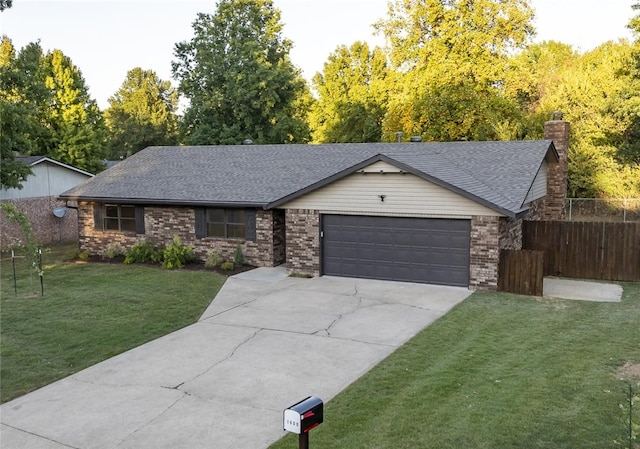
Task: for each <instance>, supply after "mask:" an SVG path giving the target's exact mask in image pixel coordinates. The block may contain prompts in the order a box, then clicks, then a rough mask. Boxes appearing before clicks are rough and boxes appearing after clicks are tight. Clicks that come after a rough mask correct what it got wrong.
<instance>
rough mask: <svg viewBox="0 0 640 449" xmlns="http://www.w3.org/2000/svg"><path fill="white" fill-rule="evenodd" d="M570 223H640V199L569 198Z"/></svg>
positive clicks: (568, 212) (567, 213)
mask: <svg viewBox="0 0 640 449" xmlns="http://www.w3.org/2000/svg"><path fill="white" fill-rule="evenodd" d="M565 206H566V208H565V212H566V219H567V220H568V221H612V222H622V223H626V222H640V198H621V199H604V198H567V200H566V204H565Z"/></svg>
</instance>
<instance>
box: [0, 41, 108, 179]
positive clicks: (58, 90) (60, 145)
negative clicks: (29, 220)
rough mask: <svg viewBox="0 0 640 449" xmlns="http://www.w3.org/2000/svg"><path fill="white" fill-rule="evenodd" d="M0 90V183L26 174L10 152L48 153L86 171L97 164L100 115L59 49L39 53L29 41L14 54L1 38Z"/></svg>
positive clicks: (100, 151) (99, 164)
mask: <svg viewBox="0 0 640 449" xmlns="http://www.w3.org/2000/svg"><path fill="white" fill-rule="evenodd" d="M0 91H1V94H2V95H0V108H1V113H0V129H1V131H0V147H1V149H2V158H3V169H2V171H3V175H2V177H3V185H5V184H4V183H7V185H11V186H13V187H19V185H20V184H21V182H22V181H23V180H24V173H28V172H27V171H25V170H24V168H23V167H21V166H19V165H14V164H13V162H15V160H14V159H13V154H14V153H20V154H23V155H38V156H49V157H51V158H54V159H57V160H59V161H61V162H64V163H66V164H69V165H73V166H76V167H78V168H81V169H84V170H87V171H90V172H96V171H99V170H100V169H102V168H103V163H102V159H103V157H104V155H103V150H104V147H105V137H106V128H105V127H104V124H103V120H102V114H101V113H100V111H99V109H98V107H97V105H96V103H95V101H93V100H92V99H91V98H90V97H89V93H88V89H87V87H86V85H85V81H84V79H83V78H82V74H81V73H80V71H79V70H78V68H77V67H76V66H75V65H73V63H72V62H71V60H70V59H69V58H68V57H66V56H65V55H64V54H63V53H62V52H61V51H60V50H54V51H53V52H49V53H47V54H44V53H43V51H42V48H41V47H40V44H39V43H30V44H28V45H26V46H25V47H24V48H22V49H21V50H20V51H19V52H16V50H15V48H14V47H13V45H12V44H11V41H10V40H9V38H7V37H6V36H4V37H3V39H2V43H1V46H0ZM5 162H6V164H5ZM15 170H18V171H15Z"/></svg>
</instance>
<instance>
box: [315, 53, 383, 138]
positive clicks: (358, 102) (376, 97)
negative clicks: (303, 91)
mask: <svg viewBox="0 0 640 449" xmlns="http://www.w3.org/2000/svg"><path fill="white" fill-rule="evenodd" d="M389 76H390V72H389V70H388V68H387V58H386V55H385V54H384V52H383V51H382V50H381V49H380V48H374V49H373V50H369V46H368V45H367V44H366V43H364V42H356V43H354V44H353V45H351V47H349V48H347V47H345V46H340V47H338V48H337V49H336V51H335V52H334V53H333V54H331V55H330V56H329V60H328V61H327V62H326V63H325V64H324V70H323V72H322V73H317V74H316V75H315V77H314V78H313V86H314V88H315V90H316V92H317V93H318V101H317V102H316V103H315V104H314V106H313V108H312V113H311V115H310V122H311V128H312V129H313V141H314V142H317V143H327V142H379V141H380V140H381V139H382V120H383V118H384V116H385V113H386V104H387V100H388V85H389V84H390V79H389Z"/></svg>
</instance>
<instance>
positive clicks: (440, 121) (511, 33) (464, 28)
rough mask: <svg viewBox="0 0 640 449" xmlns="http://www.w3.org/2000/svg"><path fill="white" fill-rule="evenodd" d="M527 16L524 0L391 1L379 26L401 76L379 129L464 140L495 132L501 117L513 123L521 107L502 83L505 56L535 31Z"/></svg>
mask: <svg viewBox="0 0 640 449" xmlns="http://www.w3.org/2000/svg"><path fill="white" fill-rule="evenodd" d="M532 17H533V12H532V10H531V8H530V7H529V4H528V1H527V0H418V1H412V2H408V1H404V0H395V1H394V2H392V3H390V5H389V17H388V18H387V19H386V20H382V21H380V22H379V23H378V24H377V28H378V30H379V31H381V32H383V33H384V35H385V36H386V38H387V41H388V42H390V45H391V48H390V61H391V63H392V66H393V67H394V69H396V70H397V71H398V72H399V74H400V76H399V82H398V83H397V86H398V87H397V89H396V90H395V91H394V92H393V93H392V94H391V97H390V102H389V110H388V113H387V117H386V119H385V123H384V126H383V133H384V134H385V135H387V136H388V135H393V134H394V132H395V131H400V130H401V131H405V132H409V133H411V134H421V135H423V137H426V138H427V139H429V140H431V139H433V140H466V139H492V138H498V137H500V135H501V134H502V135H504V132H503V131H504V130H505V129H507V128H508V127H507V126H505V123H512V124H513V125H512V126H513V127H515V128H518V126H516V125H517V124H518V123H519V122H520V121H521V119H522V118H521V113H520V111H519V110H518V108H517V105H515V104H513V102H512V101H511V100H510V99H509V98H507V97H505V96H504V94H503V91H502V86H503V84H504V79H505V74H506V73H507V71H508V69H509V56H510V55H511V54H512V53H514V52H515V51H517V50H519V49H522V48H523V47H524V46H525V45H526V43H527V42H528V41H529V39H530V37H531V35H532V33H533V27H532V25H531V20H532ZM512 134H517V133H512ZM509 137H518V136H517V135H512V136H509Z"/></svg>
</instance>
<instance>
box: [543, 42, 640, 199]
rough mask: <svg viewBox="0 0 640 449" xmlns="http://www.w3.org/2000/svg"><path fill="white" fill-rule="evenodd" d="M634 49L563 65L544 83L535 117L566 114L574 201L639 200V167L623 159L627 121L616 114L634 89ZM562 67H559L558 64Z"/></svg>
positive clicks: (605, 47)
mask: <svg viewBox="0 0 640 449" xmlns="http://www.w3.org/2000/svg"><path fill="white" fill-rule="evenodd" d="M631 51H632V47H631V46H630V45H629V44H628V43H627V42H625V41H621V42H618V43H614V42H607V43H604V44H602V45H601V46H599V47H598V48H596V49H594V50H592V51H590V52H587V53H584V54H581V55H578V56H576V57H575V58H574V59H572V60H571V63H569V64H565V65H562V64H560V63H559V64H558V67H559V70H558V71H557V73H556V74H555V75H554V77H553V78H548V79H546V80H545V79H544V78H541V82H542V85H541V86H540V87H537V90H538V91H540V92H543V95H541V96H540V98H539V101H538V102H537V103H536V105H535V107H534V109H533V110H532V113H534V114H537V115H539V116H543V117H547V118H548V117H550V116H551V112H552V111H555V110H561V111H564V112H565V118H566V119H567V120H568V121H569V122H570V123H571V127H572V130H571V131H572V135H571V142H570V148H569V190H568V192H569V196H573V197H586V198H593V197H610V198H623V197H636V196H638V195H639V194H640V167H638V166H637V164H636V165H635V166H634V165H633V164H628V163H625V161H622V160H621V159H620V158H619V157H618V151H619V148H620V144H621V139H620V137H619V136H621V135H622V134H623V132H624V130H625V128H626V126H627V124H628V121H627V120H626V119H625V118H624V117H623V116H621V115H619V114H616V113H613V111H615V110H616V109H618V108H620V107H621V102H623V101H624V100H623V98H624V96H625V92H626V91H627V88H628V85H629V76H628V74H627V73H626V72H628V70H627V67H628V64H629V60H630V55H631ZM559 62H560V61H559Z"/></svg>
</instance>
